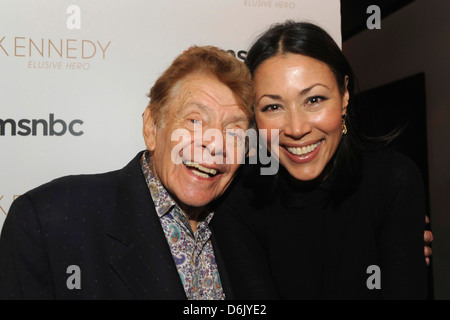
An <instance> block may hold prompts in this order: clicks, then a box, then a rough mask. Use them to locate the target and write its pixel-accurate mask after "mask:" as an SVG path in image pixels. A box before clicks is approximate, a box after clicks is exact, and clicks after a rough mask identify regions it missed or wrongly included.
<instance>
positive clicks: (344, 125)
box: [342, 118, 347, 134]
mask: <svg viewBox="0 0 450 320" xmlns="http://www.w3.org/2000/svg"><path fill="white" fill-rule="evenodd" d="M342 134H347V126H346V124H345V118H342Z"/></svg>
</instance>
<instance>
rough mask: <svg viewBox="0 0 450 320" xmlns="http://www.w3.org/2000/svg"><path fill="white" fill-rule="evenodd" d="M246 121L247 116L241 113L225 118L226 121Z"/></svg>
mask: <svg viewBox="0 0 450 320" xmlns="http://www.w3.org/2000/svg"><path fill="white" fill-rule="evenodd" d="M248 121H249V119H248V117H247V116H242V115H233V116H231V117H230V118H229V119H227V123H241V122H242V123H244V122H245V123H247V122H248Z"/></svg>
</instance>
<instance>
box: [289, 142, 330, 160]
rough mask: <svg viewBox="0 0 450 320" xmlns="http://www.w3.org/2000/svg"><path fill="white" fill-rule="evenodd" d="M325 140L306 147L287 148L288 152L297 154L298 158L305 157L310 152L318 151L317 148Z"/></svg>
mask: <svg viewBox="0 0 450 320" xmlns="http://www.w3.org/2000/svg"><path fill="white" fill-rule="evenodd" d="M322 141H323V140H320V141H319V142H317V143H315V144H311V145H309V146H306V147H301V148H299V147H286V149H287V151H289V152H290V153H292V154H295V155H296V156H304V155H305V154H308V153H310V152H313V151H314V150H316V149H317V147H318V146H319V145H320V144H321V143H322Z"/></svg>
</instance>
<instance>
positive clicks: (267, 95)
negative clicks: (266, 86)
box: [256, 83, 331, 103]
mask: <svg viewBox="0 0 450 320" xmlns="http://www.w3.org/2000/svg"><path fill="white" fill-rule="evenodd" d="M317 86H322V87H325V88H327V89H328V90H331V89H330V88H329V87H328V86H327V85H324V84H323V83H315V84H313V85H312V86H309V87H308V88H305V89H303V90H302V91H300V93H299V96H304V95H305V94H307V93H308V92H309V91H311V90H312V89H313V88H314V87H317ZM264 97H266V98H270V99H273V100H282V97H281V96H280V95H278V94H264V95H263V96H261V98H259V100H258V101H257V102H256V103H259V101H261V99H262V98H264Z"/></svg>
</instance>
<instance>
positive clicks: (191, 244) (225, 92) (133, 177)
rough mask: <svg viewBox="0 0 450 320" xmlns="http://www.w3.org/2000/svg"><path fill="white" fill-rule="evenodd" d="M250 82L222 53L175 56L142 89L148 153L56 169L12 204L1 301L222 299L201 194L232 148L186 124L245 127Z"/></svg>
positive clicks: (227, 176)
mask: <svg viewBox="0 0 450 320" xmlns="http://www.w3.org/2000/svg"><path fill="white" fill-rule="evenodd" d="M252 90H253V89H252V85H251V78H250V75H249V73H248V71H247V69H246V67H245V65H244V64H243V63H241V62H239V61H238V60H237V59H235V58H234V57H233V56H231V55H229V54H227V53H226V52H224V51H221V50H219V49H217V48H214V47H193V48H190V49H189V50H187V51H185V52H184V53H183V54H181V55H180V56H179V57H178V58H177V59H175V61H174V62H173V63H172V65H171V66H170V67H169V68H168V69H167V70H166V71H165V73H164V74H163V75H162V76H161V77H160V78H159V79H158V80H157V81H156V83H155V85H154V86H153V88H152V89H151V91H150V95H149V96H150V104H149V106H148V107H147V108H146V110H145V112H144V116H143V120H144V126H143V134H144V140H145V144H146V146H147V151H145V152H141V153H139V154H138V155H137V156H136V157H135V158H134V159H133V160H132V161H131V162H130V163H129V164H128V165H127V166H126V167H124V168H123V169H121V170H118V171H114V172H109V173H105V174H97V175H80V176H70V177H65V178H61V179H58V180H55V181H52V182H50V183H48V184H46V185H43V186H41V187H39V188H37V189H35V190H32V191H30V192H28V193H26V194H25V195H23V196H21V197H19V198H18V199H17V200H16V201H15V202H14V203H13V205H12V207H11V210H10V213H9V214H8V216H7V219H6V221H5V224H4V227H3V230H2V235H1V240H0V299H55V298H56V299H136V298H140V299H186V298H188V299H225V298H232V294H231V290H230V288H229V285H228V280H227V275H226V270H225V269H224V265H223V263H222V260H221V257H220V253H219V252H218V251H217V247H216V245H215V240H214V237H213V236H212V234H211V231H210V229H209V227H208V224H209V222H210V220H211V218H212V216H213V212H212V211H211V210H210V209H209V208H208V204H209V203H210V202H212V201H213V200H214V199H216V198H218V197H219V196H220V195H221V194H222V193H223V192H224V191H225V189H226V188H227V187H228V186H229V184H230V182H231V181H232V179H233V177H234V175H235V173H236V170H237V168H238V166H239V164H238V162H239V161H235V160H237V159H238V158H239V157H240V156H242V148H240V147H239V144H238V143H237V142H236V140H235V139H225V137H224V138H223V139H222V141H219V140H220V139H217V135H216V136H215V137H214V139H212V138H211V139H202V136H200V139H199V138H198V135H197V132H196V131H197V130H196V128H198V126H199V125H200V124H201V128H202V130H208V129H214V130H216V131H219V132H222V133H227V132H230V131H231V132H233V130H236V129H242V130H244V131H245V130H247V128H248V125H249V118H250V115H251V102H252V97H253V91H252ZM177 130H178V131H180V130H182V132H184V133H185V135H184V136H182V137H181V138H182V140H181V142H180V141H179V139H178V140H177V139H174V138H173V133H174V132H175V131H177ZM186 133H187V135H188V136H187V137H186ZM233 137H234V136H233ZM230 141H231V142H230ZM180 146H181V147H180ZM175 147H178V148H179V150H178V149H176V150H178V151H177V152H175V153H174V152H173V150H174V148H175ZM199 154H200V155H201V156H200V158H202V157H203V155H208V157H209V158H210V160H211V159H212V160H213V161H209V162H207V163H204V162H202V161H197V160H198V156H195V155H199ZM230 155H231V157H232V158H233V159H231V160H232V161H230V159H229V157H230ZM196 159H197V160H196ZM174 160H179V161H174Z"/></svg>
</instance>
